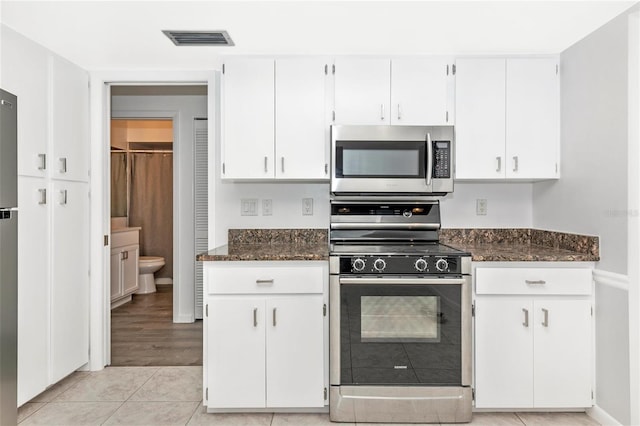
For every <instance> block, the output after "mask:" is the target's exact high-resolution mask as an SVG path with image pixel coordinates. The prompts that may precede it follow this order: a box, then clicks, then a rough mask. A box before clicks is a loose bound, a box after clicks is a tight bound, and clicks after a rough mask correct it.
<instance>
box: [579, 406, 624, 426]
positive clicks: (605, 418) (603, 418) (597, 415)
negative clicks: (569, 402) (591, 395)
mask: <svg viewBox="0 0 640 426" xmlns="http://www.w3.org/2000/svg"><path fill="white" fill-rule="evenodd" d="M587 415H588V416H589V417H591V418H592V419H594V420H595V421H597V422H598V423H600V424H601V425H603V426H621V425H622V423H620V422H619V421H617V420H616V419H615V418H614V417H613V416H611V415H610V414H609V413H607V412H606V411H604V410H603V409H602V408H600V407H598V406H597V405H594V406H593V407H591V408H587Z"/></svg>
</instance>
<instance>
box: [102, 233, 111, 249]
mask: <svg viewBox="0 0 640 426" xmlns="http://www.w3.org/2000/svg"><path fill="white" fill-rule="evenodd" d="M102 241H103V244H104V246H105V247H106V246H108V245H109V236H108V235H105V236H104V237H103V240H102Z"/></svg>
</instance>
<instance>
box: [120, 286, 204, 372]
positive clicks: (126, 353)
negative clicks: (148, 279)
mask: <svg viewBox="0 0 640 426" xmlns="http://www.w3.org/2000/svg"><path fill="white" fill-rule="evenodd" d="M172 304H173V286H171V285H160V286H158V291H157V292H156V293H151V294H134V295H133V299H132V301H131V302H129V303H126V304H124V305H122V306H120V307H118V308H116V309H113V310H112V311H111V365H113V366H145V365H149V366H168V365H202V320H196V322H195V323H192V324H174V323H173V312H172V310H173V309H172Z"/></svg>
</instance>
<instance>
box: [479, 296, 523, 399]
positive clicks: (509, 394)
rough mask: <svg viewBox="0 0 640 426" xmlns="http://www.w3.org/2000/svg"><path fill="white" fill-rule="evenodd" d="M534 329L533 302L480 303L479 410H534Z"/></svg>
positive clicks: (495, 300) (485, 300)
mask: <svg viewBox="0 0 640 426" xmlns="http://www.w3.org/2000/svg"><path fill="white" fill-rule="evenodd" d="M533 327H534V324H533V302H532V301H531V299H529V298H513V297H478V298H477V299H476V317H475V330H476V332H475V349H476V355H475V357H476V360H475V372H476V381H475V384H476V407H477V408H526V407H533Z"/></svg>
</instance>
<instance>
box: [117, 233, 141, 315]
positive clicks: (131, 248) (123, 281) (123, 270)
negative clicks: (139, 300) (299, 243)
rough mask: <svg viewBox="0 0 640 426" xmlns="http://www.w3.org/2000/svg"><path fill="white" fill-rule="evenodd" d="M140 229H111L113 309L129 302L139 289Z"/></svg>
mask: <svg viewBox="0 0 640 426" xmlns="http://www.w3.org/2000/svg"><path fill="white" fill-rule="evenodd" d="M140 229H141V228H140V227H130V228H116V229H112V230H111V309H113V308H117V307H118V306H120V305H123V304H125V303H127V302H129V301H130V300H131V294H133V293H135V292H136V291H137V290H138V259H139V257H140Z"/></svg>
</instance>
